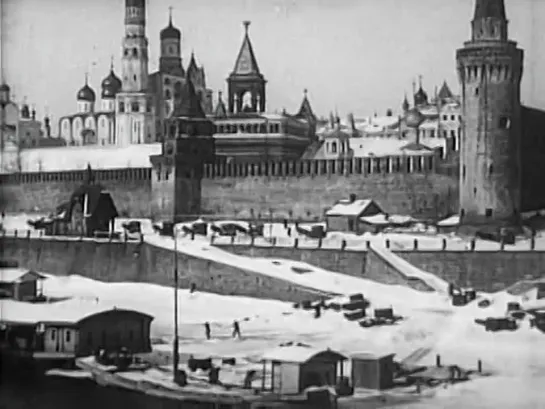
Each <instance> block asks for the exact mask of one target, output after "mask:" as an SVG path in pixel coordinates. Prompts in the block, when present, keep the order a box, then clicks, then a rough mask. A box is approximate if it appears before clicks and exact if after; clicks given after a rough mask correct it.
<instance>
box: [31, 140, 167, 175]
mask: <svg viewBox="0 0 545 409" xmlns="http://www.w3.org/2000/svg"><path fill="white" fill-rule="evenodd" d="M160 153H161V144H160V143H152V144H140V145H129V146H127V147H117V146H70V147H57V148H42V149H25V150H23V151H22V152H21V171H22V172H39V171H42V172H55V171H62V170H83V169H87V166H88V165H91V168H93V169H123V168H149V167H151V163H150V159H149V157H150V155H158V154H160Z"/></svg>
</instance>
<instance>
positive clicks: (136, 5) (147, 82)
mask: <svg viewBox="0 0 545 409" xmlns="http://www.w3.org/2000/svg"><path fill="white" fill-rule="evenodd" d="M160 42H161V55H160V58H159V70H158V71H157V72H154V73H152V74H149V73H148V65H149V57H148V55H149V52H148V38H147V36H146V2H145V0H126V1H125V37H124V38H123V42H122V48H123V54H122V57H121V78H119V77H118V76H117V75H116V73H115V72H114V67H113V63H112V65H111V67H110V72H109V73H108V75H107V76H106V77H105V78H104V79H103V81H102V83H101V93H100V99H101V100H100V106H97V95H96V93H95V91H94V89H93V88H92V87H91V86H90V84H89V81H88V77H87V76H86V80H85V84H84V86H83V87H82V88H81V89H80V90H79V91H78V93H77V95H76V100H77V112H76V113H74V114H70V115H67V116H63V117H61V118H60V120H59V133H60V136H61V137H62V138H63V139H64V140H65V141H66V143H67V144H68V145H69V146H82V145H102V146H104V145H115V146H127V145H131V144H148V143H153V142H160V141H161V140H162V138H163V137H164V135H165V133H166V131H165V125H164V123H165V120H166V119H168V118H169V117H170V116H171V115H172V112H173V110H174V106H175V105H176V104H179V103H181V100H180V98H181V89H182V87H183V85H184V84H185V81H186V78H187V77H189V78H191V79H192V81H193V84H194V86H195V88H196V90H197V94H198V95H199V98H200V99H201V103H202V105H203V107H204V109H205V111H206V112H207V113H211V112H212V91H211V90H209V89H207V88H206V80H205V73H204V68H203V67H198V66H197V64H196V61H195V56H194V54H192V55H191V60H190V62H189V66H188V69H187V71H186V70H184V68H183V65H182V57H181V32H180V30H178V29H177V28H176V27H174V25H173V22H172V15H171V16H170V18H169V23H168V26H167V27H166V28H164V29H163V30H161V33H160Z"/></svg>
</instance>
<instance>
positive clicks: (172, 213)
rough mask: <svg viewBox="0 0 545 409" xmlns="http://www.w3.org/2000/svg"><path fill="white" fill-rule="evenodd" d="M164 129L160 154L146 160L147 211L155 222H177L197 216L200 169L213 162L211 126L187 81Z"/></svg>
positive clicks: (213, 150)
mask: <svg viewBox="0 0 545 409" xmlns="http://www.w3.org/2000/svg"><path fill="white" fill-rule="evenodd" d="M165 126H166V129H167V134H166V137H165V138H164V139H163V141H162V147H161V154H160V155H153V156H151V157H150V161H151V163H152V175H151V191H152V192H151V193H152V194H151V210H152V216H153V217H154V218H155V219H159V220H164V221H174V222H180V221H183V220H187V219H188V218H189V219H191V218H195V216H198V215H199V214H200V213H201V210H202V209H201V197H202V194H201V181H202V177H203V167H204V165H205V164H207V163H214V161H215V148H214V137H213V135H214V124H213V123H212V121H210V120H209V119H208V118H207V117H206V115H205V112H204V110H203V108H202V105H201V100H200V99H199V97H198V95H197V93H196V91H195V87H194V85H193V82H192V81H191V80H190V79H189V78H188V79H187V80H186V81H185V84H184V86H183V88H182V89H181V98H180V103H178V104H177V105H176V106H175V107H174V112H173V114H172V116H171V117H170V118H169V119H168V120H166V123H165Z"/></svg>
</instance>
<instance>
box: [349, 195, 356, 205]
mask: <svg viewBox="0 0 545 409" xmlns="http://www.w3.org/2000/svg"><path fill="white" fill-rule="evenodd" d="M349 198H350V199H349V201H350V203H354V202H355V201H356V194H355V193H350V196H349Z"/></svg>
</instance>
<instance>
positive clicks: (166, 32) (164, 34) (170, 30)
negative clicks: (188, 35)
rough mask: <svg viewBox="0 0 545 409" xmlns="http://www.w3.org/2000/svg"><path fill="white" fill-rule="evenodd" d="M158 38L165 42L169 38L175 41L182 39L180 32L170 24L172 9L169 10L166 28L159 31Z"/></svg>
mask: <svg viewBox="0 0 545 409" xmlns="http://www.w3.org/2000/svg"><path fill="white" fill-rule="evenodd" d="M160 36H161V40H166V39H171V38H172V39H175V40H180V39H181V38H182V33H181V32H180V30H178V29H177V28H176V27H174V25H173V24H172V9H171V10H170V16H169V19H168V26H166V27H165V28H163V29H162V30H161V34H160Z"/></svg>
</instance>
